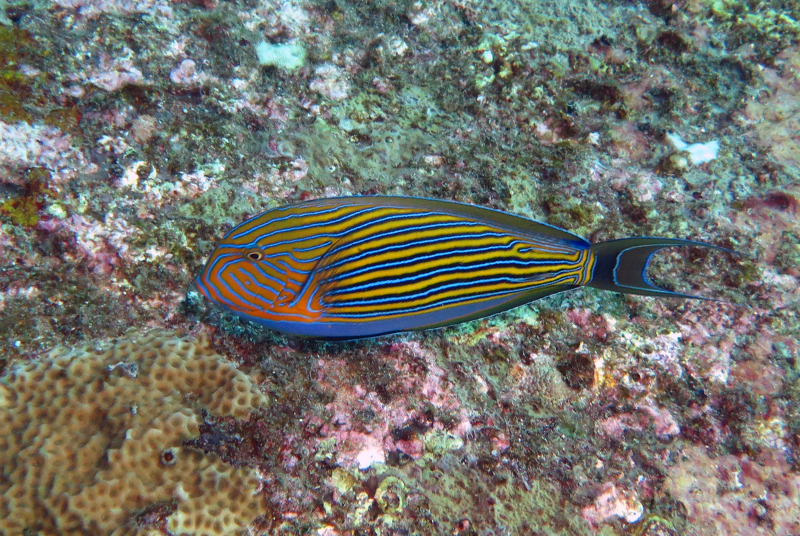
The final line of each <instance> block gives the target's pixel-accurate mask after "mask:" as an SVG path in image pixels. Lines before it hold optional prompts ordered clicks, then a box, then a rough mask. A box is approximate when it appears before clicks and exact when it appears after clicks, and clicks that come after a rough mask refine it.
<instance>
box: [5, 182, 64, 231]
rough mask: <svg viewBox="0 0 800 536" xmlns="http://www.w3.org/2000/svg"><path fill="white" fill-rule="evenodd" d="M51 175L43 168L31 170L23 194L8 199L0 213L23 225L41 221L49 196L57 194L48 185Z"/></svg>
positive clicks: (32, 224)
mask: <svg viewBox="0 0 800 536" xmlns="http://www.w3.org/2000/svg"><path fill="white" fill-rule="evenodd" d="M49 176H50V174H49V173H48V172H47V171H45V170H43V169H38V168H37V169H32V170H30V171H29V172H28V176H27V179H28V181H27V185H26V187H25V190H24V192H23V193H22V195H20V196H17V197H12V198H10V199H6V200H5V201H4V202H3V203H2V205H0V214H2V215H3V216H5V217H6V218H8V219H10V220H11V222H12V223H14V224H15V225H19V226H22V227H33V226H34V225H36V224H37V223H39V218H40V216H41V211H42V209H43V208H44V207H45V206H46V205H47V198H48V197H54V196H55V195H56V193H55V192H54V191H53V190H51V189H49V188H47V186H46V184H47V179H48V178H49Z"/></svg>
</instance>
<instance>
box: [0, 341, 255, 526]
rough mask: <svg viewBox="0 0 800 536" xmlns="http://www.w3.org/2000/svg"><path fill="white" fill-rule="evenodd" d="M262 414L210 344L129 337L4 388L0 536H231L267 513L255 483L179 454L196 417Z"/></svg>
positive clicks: (18, 377) (15, 378)
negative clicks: (161, 533) (162, 533)
mask: <svg viewBox="0 0 800 536" xmlns="http://www.w3.org/2000/svg"><path fill="white" fill-rule="evenodd" d="M268 405H269V401H268V399H267V398H266V397H265V396H264V395H263V394H261V392H259V390H258V388H257V387H256V386H255V385H254V384H253V382H252V381H251V380H250V378H248V376H247V375H245V374H243V373H241V372H239V371H238V370H236V367H234V366H233V365H232V364H231V363H230V362H228V361H227V360H225V359H224V358H223V357H222V356H220V355H219V354H217V353H215V352H214V351H212V350H210V349H209V348H208V344H207V343H206V342H205V341H202V340H201V341H196V340H191V339H179V338H176V337H174V336H171V335H169V334H165V333H153V334H150V335H144V336H142V335H132V336H130V337H129V338H126V339H123V340H120V341H117V342H116V343H114V344H113V345H106V347H105V348H102V347H100V348H96V347H84V348H80V349H77V350H73V351H67V350H64V349H58V350H53V351H52V352H50V353H49V354H47V355H46V356H44V357H42V358H41V359H38V360H36V361H35V362H32V363H29V364H25V365H15V366H13V367H12V368H11V370H9V371H8V372H7V374H6V375H5V376H4V377H3V378H2V379H0V408H2V413H0V465H1V466H2V467H3V479H2V481H0V492H1V495H2V497H1V498H0V532H2V533H3V534H24V533H28V532H31V531H33V532H36V533H39V534H97V535H100V534H116V535H122V534H153V531H154V530H156V529H159V528H160V529H166V530H168V531H169V532H170V533H172V534H206V535H211V534H232V533H235V532H236V531H238V530H241V529H242V528H244V527H247V526H249V525H250V524H251V523H252V522H253V521H254V520H255V518H256V517H257V516H258V515H261V514H263V513H264V504H263V499H262V497H261V495H260V494H259V492H260V489H261V484H260V480H259V478H258V475H257V473H256V471H254V470H253V469H251V468H247V467H233V466H230V465H228V464H226V463H224V462H223V461H222V460H221V459H220V458H219V457H218V456H216V455H214V454H204V453H203V452H201V451H199V450H192V449H191V448H187V447H186V446H185V444H184V443H185V442H186V441H187V440H189V439H191V438H195V437H197V436H198V435H199V426H200V425H201V423H202V422H203V416H204V415H209V416H212V417H215V418H220V417H230V418H234V419H244V418H247V417H249V416H250V412H251V411H253V410H256V409H258V408H259V407H266V406H268Z"/></svg>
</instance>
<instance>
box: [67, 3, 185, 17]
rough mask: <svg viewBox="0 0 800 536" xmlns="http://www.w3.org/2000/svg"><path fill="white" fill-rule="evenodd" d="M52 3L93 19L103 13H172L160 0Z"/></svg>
mask: <svg viewBox="0 0 800 536" xmlns="http://www.w3.org/2000/svg"><path fill="white" fill-rule="evenodd" d="M53 3H54V4H56V5H58V6H60V7H63V8H67V9H74V10H77V12H78V13H80V14H81V15H82V16H84V17H88V18H93V17H97V16H99V15H101V14H103V13H119V14H127V13H147V12H155V11H157V12H159V13H161V14H164V15H168V14H171V13H172V7H171V5H170V3H169V2H165V1H162V0H53Z"/></svg>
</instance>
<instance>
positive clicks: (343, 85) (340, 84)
mask: <svg viewBox="0 0 800 536" xmlns="http://www.w3.org/2000/svg"><path fill="white" fill-rule="evenodd" d="M314 74H315V78H313V79H312V80H311V82H310V83H309V87H310V88H311V90H312V91H316V92H317V93H319V94H321V95H324V96H326V97H328V98H329V99H331V100H334V101H340V100H344V99H346V98H347V97H348V96H349V95H350V92H351V91H352V86H351V84H350V81H349V80H348V76H349V75H348V74H347V72H346V71H345V70H344V69H341V68H340V67H337V66H335V65H333V64H330V63H326V64H323V65H320V66H319V67H317V68H316V69H315V70H314Z"/></svg>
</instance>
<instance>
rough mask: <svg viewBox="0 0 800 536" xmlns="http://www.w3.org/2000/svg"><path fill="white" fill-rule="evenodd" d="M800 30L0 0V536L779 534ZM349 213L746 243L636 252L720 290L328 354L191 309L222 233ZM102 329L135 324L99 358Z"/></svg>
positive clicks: (564, 304) (752, 4) (574, 4)
mask: <svg viewBox="0 0 800 536" xmlns="http://www.w3.org/2000/svg"><path fill="white" fill-rule="evenodd" d="M799 20H800V3H798V2H796V1H794V0H746V1H745V0H679V1H674V2H673V1H663V0H646V1H643V2H612V1H609V2H605V3H603V4H602V5H601V4H596V3H591V2H584V1H578V0H575V1H572V0H566V1H565V0H526V1H521V0H503V1H501V0H444V1H441V2H419V1H409V0H391V1H389V0H370V1H355V0H354V1H350V0H334V1H327V0H280V1H278V0H231V1H225V2H221V1H216V0H6V1H5V2H0V373H3V374H5V380H4V384H3V388H2V393H3V394H2V396H3V404H4V406H3V407H2V408H0V409H2V416H1V418H2V421H0V422H2V423H3V426H4V427H9V426H10V427H13V430H14V433H12V434H7V433H3V434H0V441H1V442H3V443H2V445H1V446H2V447H4V448H2V449H0V451H1V452H0V457H2V458H0V460H2V464H0V466H1V468H0V470H2V473H0V486H2V488H1V489H0V491H3V493H2V499H0V501H2V502H0V505H2V512H0V517H2V521H0V523H1V524H3V525H0V526H2V527H3V530H4V531H5V532H7V533H10V534H11V533H20V532H22V533H41V534H46V533H49V534H63V533H68V532H70V531H72V532H74V533H82V534H99V533H113V532H114V531H119V532H126V531H127V532H133V531H139V532H143V533H150V534H154V535H155V534H158V535H172V536H177V535H178V534H180V533H192V532H194V533H209V534H210V533H212V532H228V533H230V532H235V531H236V530H245V531H250V532H251V533H253V534H270V535H280V536H284V535H295V534H304V535H305V534H312V535H316V536H337V535H348V536H349V535H356V534H357V535H367V534H369V535H372V534H375V535H378V534H380V535H383V536H386V535H407V534H408V535H417V534H418V535H425V536H428V535H437V536H438V535H448V536H451V535H454V534H459V535H485V534H514V535H517V534H519V535H525V536H527V535H531V534H534V535H539V534H563V535H572V534H591V533H600V534H605V535H608V536H610V535H618V536H622V535H626V534H634V535H637V536H655V535H676V534H699V535H703V536H705V535H724V534H764V535H784V534H794V535H796V534H798V532H800V529H798V526H797V520H798V519H800V508H798V506H797V504H798V489H797V487H798V481H799V478H800V477H799V476H798V471H800V344H798V340H800V314H798V309H799V305H800V268H798V267H800V201H798V198H799V197H800V168H798V166H800V134H798V132H800V127H799V126H798V125H799V121H800V47H798V42H800V24H798V21H799ZM352 194H393V195H416V196H424V197H435V198H443V199H452V200H457V201H463V202H468V203H474V204H478V205H482V206H486V207H491V208H496V209H502V210H507V211H511V212H515V213H518V214H520V215H523V216H527V217H531V218H534V219H537V220H540V221H544V222H547V223H549V224H552V225H556V226H559V227H563V228H566V229H568V230H570V231H573V232H575V233H577V234H581V235H583V236H586V237H587V238H589V239H591V240H592V241H601V240H608V239H613V238H622V237H627V236H635V235H649V236H668V237H679V238H689V239H696V240H701V241H705V242H711V243H713V244H717V245H720V246H723V247H726V248H730V249H734V250H737V251H740V252H742V253H743V254H744V255H742V256H735V255H728V254H725V253H723V252H719V251H705V250H695V249H691V248H685V249H675V250H673V251H669V252H664V253H662V254H659V255H657V256H656V258H654V259H653V262H652V263H651V267H650V270H649V275H650V276H651V278H652V279H653V280H654V281H655V282H656V283H658V284H660V285H662V286H667V287H669V288H672V289H675V290H678V291H683V292H689V293H692V294H702V295H704V296H708V297H711V298H716V299H719V300H721V301H718V302H717V301H683V300H658V299H650V298H639V297H632V296H620V295H615V294H613V293H607V292H600V291H595V290H592V289H585V290H580V291H577V292H572V293H568V294H564V295H557V296H552V297H550V298H547V299H545V300H542V301H539V302H536V303H534V304H531V305H530V306H525V307H521V308H518V309H516V310H514V311H510V312H508V313H506V314H503V315H499V316H497V317H494V318H491V319H486V320H481V321H476V322H471V323H469V324H467V325H464V326H457V327H452V328H448V329H442V330H437V331H433V332H429V333H415V334H399V335H393V336H388V337H381V338H377V339H374V340H367V341H353V342H348V343H335V344H333V343H323V342H315V341H307V340H293V339H290V338H286V337H283V336H280V335H278V334H275V333H270V332H268V331H266V330H263V329H261V328H259V327H258V326H255V325H253V324H249V323H247V322H244V321H242V320H240V319H238V318H236V317H233V316H232V315H229V314H227V313H226V312H224V311H221V310H220V309H218V308H215V307H211V306H210V305H209V304H207V303H203V302H202V301H201V300H200V299H199V297H198V294H197V293H196V292H194V291H193V290H192V287H191V281H192V279H193V278H194V277H195V276H196V274H197V273H198V272H199V271H200V270H201V268H202V265H203V262H204V260H205V258H206V256H207V255H208V254H209V253H210V251H211V249H212V248H213V245H214V243H215V242H216V241H217V240H218V239H219V238H220V237H221V236H222V235H223V234H224V233H225V232H226V231H227V230H229V229H230V228H231V227H232V226H233V225H235V224H236V223H238V222H240V221H242V220H243V219H245V218H247V217H249V216H252V215H254V214H256V213H257V212H259V211H261V210H264V209H266V208H271V207H274V206H277V205H279V204H283V203H287V202H296V201H300V200H304V199H311V198H318V197H324V196H334V195H352ZM131 328H133V329H136V330H138V331H140V332H147V331H148V330H152V329H156V330H165V331H161V332H160V333H162V334H161V335H157V336H152V337H151V336H137V337H134V338H133V339H125V340H128V341H129V342H118V343H108V342H106V341H113V340H114V339H116V338H119V337H122V336H124V334H125V333H126V332H127V330H129V329H131ZM176 334H191V337H193V338H192V339H185V340H183V342H177V339H175V342H173V343H168V342H166V341H168V340H169V339H170V337H177V336H178V335H176ZM181 336H183V335H181ZM148 337H149V338H148ZM156 340H161V341H163V343H158V344H162V347H161V348H160V349H158V348H155V347H154V348H152V349H148V346H155V345H156V344H157V343H156V342H155V341H156ZM136 341H138V342H136ZM206 341H208V342H206ZM86 344H89V348H90V350H88V351H86V350H75V351H74V353H68V352H66V351H64V350H57V351H55V353H54V354H51V353H50V352H51V351H53V348H56V347H83V346H84V345H86ZM114 344H116V346H114ZM95 346H98V347H101V348H106V349H105V350H101V351H99V352H95V351H94V350H92V348H94V347H95ZM212 348H213V351H212V350H211V349H212ZM214 352H216V353H214ZM131 356H137V357H131ZM170 356H173V357H170ZM174 356H183V358H182V359H181V360H180V363H178V362H177V361H175V358H174ZM131 363H135V364H136V367H135V368H134V367H132V366H131ZM203 363H205V366H206V367H207V370H206V372H205V373H203V372H201V370H200V366H201V364H203ZM173 364H174V365H176V366H175V367H173V366H172V365H173ZM109 366H112V368H111V369H109V368H108V367H109ZM212 366H213V367H216V370H217V373H216V377H215V378H214V377H213V376H212V375H211V373H210V372H209V371H210V370H211V368H212ZM237 370H238V371H237ZM245 371H246V375H245ZM159 374H160V375H161V376H160V379H159V378H157V377H156V376H157V375H159ZM101 387H102V389H101ZM238 388H241V389H242V391H241V392H239V391H238ZM240 398H241V400H240ZM267 399H269V401H270V403H269V404H268V403H267ZM112 490H113V491H114V493H117V496H116V499H113V500H112V499H111V493H112ZM11 523H15V525H13V526H11V525H8V524H11ZM6 527H8V528H6Z"/></svg>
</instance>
